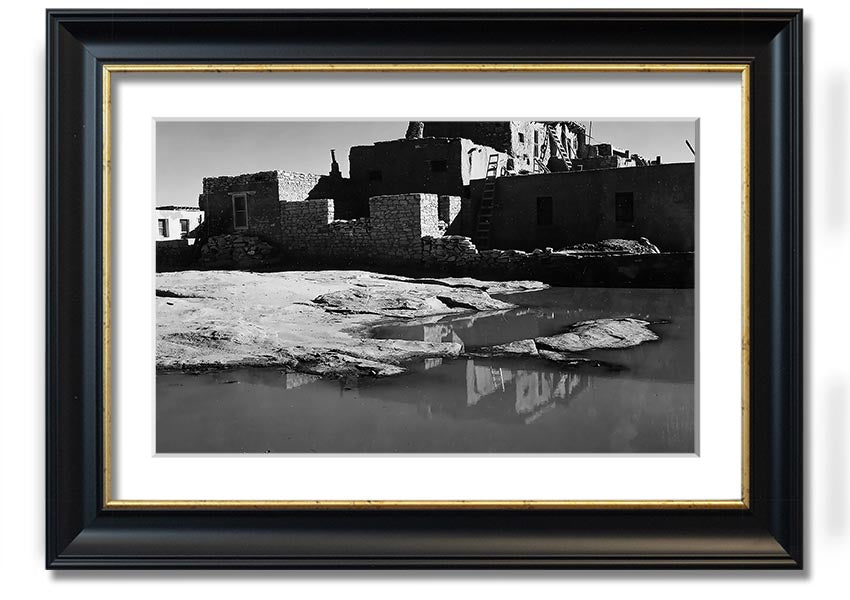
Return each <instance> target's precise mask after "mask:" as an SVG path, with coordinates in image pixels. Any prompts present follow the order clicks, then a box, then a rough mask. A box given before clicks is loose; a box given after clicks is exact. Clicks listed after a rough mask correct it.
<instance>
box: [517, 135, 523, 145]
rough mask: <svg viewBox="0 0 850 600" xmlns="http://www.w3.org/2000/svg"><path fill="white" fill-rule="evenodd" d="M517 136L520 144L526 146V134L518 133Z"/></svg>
mask: <svg viewBox="0 0 850 600" xmlns="http://www.w3.org/2000/svg"><path fill="white" fill-rule="evenodd" d="M517 136H518V137H519V143H520V144H524V143H525V134H524V133H518V134H517Z"/></svg>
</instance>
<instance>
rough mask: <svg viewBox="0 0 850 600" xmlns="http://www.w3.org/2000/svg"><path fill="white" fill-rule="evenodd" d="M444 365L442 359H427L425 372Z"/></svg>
mask: <svg viewBox="0 0 850 600" xmlns="http://www.w3.org/2000/svg"><path fill="white" fill-rule="evenodd" d="M442 364H443V359H442V358H426V359H425V360H424V365H425V370H426V371H427V370H428V369H433V368H434V367H439V366H440V365H442Z"/></svg>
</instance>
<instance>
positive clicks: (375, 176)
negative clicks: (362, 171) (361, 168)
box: [369, 170, 384, 181]
mask: <svg viewBox="0 0 850 600" xmlns="http://www.w3.org/2000/svg"><path fill="white" fill-rule="evenodd" d="M383 178H384V175H383V173H381V172H380V171H377V170H376V171H369V181H381V180H383Z"/></svg>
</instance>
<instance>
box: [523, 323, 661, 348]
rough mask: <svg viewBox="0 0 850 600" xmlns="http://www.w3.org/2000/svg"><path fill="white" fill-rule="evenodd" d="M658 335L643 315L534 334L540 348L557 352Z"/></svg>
mask: <svg viewBox="0 0 850 600" xmlns="http://www.w3.org/2000/svg"><path fill="white" fill-rule="evenodd" d="M657 339H658V336H657V335H656V334H655V333H654V332H653V331H652V330H651V329H649V322H648V321H641V320H640V319H631V318H626V317H624V318H619V319H595V320H592V321H582V322H580V323H575V324H573V325H570V327H569V328H568V329H567V331H565V332H564V333H560V334H557V335H551V336H548V337H540V338H535V340H534V342H535V344H537V347H538V348H545V349H547V350H554V351H556V352H584V351H586V350H593V349H601V348H608V349H611V348H629V347H631V346H637V345H638V344H642V343H644V342H652V341H655V340H657Z"/></svg>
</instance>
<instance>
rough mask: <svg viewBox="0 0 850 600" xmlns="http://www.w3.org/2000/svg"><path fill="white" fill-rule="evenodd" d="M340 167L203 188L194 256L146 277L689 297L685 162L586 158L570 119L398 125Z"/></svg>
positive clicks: (690, 196)
mask: <svg viewBox="0 0 850 600" xmlns="http://www.w3.org/2000/svg"><path fill="white" fill-rule="evenodd" d="M349 165H350V168H349V174H348V176H347V177H346V176H344V175H343V174H342V172H341V170H340V167H339V164H338V163H337V161H336V155H335V151H334V150H331V166H330V170H329V172H328V174H312V173H298V172H292V171H285V170H276V171H264V172H258V173H248V174H242V175H238V176H219V177H208V178H204V180H203V191H202V193H201V194H200V197H199V205H200V208H201V210H203V213H204V217H203V225H202V226H201V227H200V228H199V229H200V233H199V234H198V237H199V239H200V243H196V244H194V245H192V246H191V247H188V246H187V249H186V252H185V255H184V256H183V257H181V258H180V260H177V261H175V260H174V259H173V251H172V253H170V254H168V255H165V254H164V253H160V252H158V255H157V268H158V270H173V269H175V268H185V267H186V266H187V265H191V266H204V267H207V268H222V267H228V268H233V267H236V268H245V269H266V270H268V269H273V268H281V267H284V268H286V267H296V268H318V267H321V268H368V269H381V270H384V271H388V272H390V271H392V272H399V273H404V274H409V275H423V274H427V275H431V274H437V273H439V274H448V275H461V276H467V275H469V276H476V277H487V278H491V279H537V280H542V281H546V282H548V283H553V284H556V285H606V286H643V287H651V286H663V287H690V286H692V285H693V272H694V264H693V257H694V250H695V221H694V208H695V207H694V204H695V202H694V199H695V185H694V184H695V182H694V163H673V164H664V163H662V160H661V157H660V156H656V157H653V158H651V159H650V158H646V157H642V156H639V155H637V154H634V153H632V152H630V151H629V150H627V149H621V148H617V147H615V146H613V145H611V144H607V143H597V144H593V143H591V139H590V138H589V136H588V135H587V132H586V131H585V129H584V127H583V126H581V125H580V124H578V123H575V122H572V121H558V122H550V121H545V122H544V121H500V122H412V123H411V124H410V126H409V127H408V131H407V135H406V137H405V138H402V139H398V140H389V141H378V142H375V143H374V144H371V145H366V146H355V147H352V148H351V149H350V152H349ZM650 240H651V241H650ZM602 241H607V242H605V243H600V242H602ZM612 242H615V243H612Z"/></svg>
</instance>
